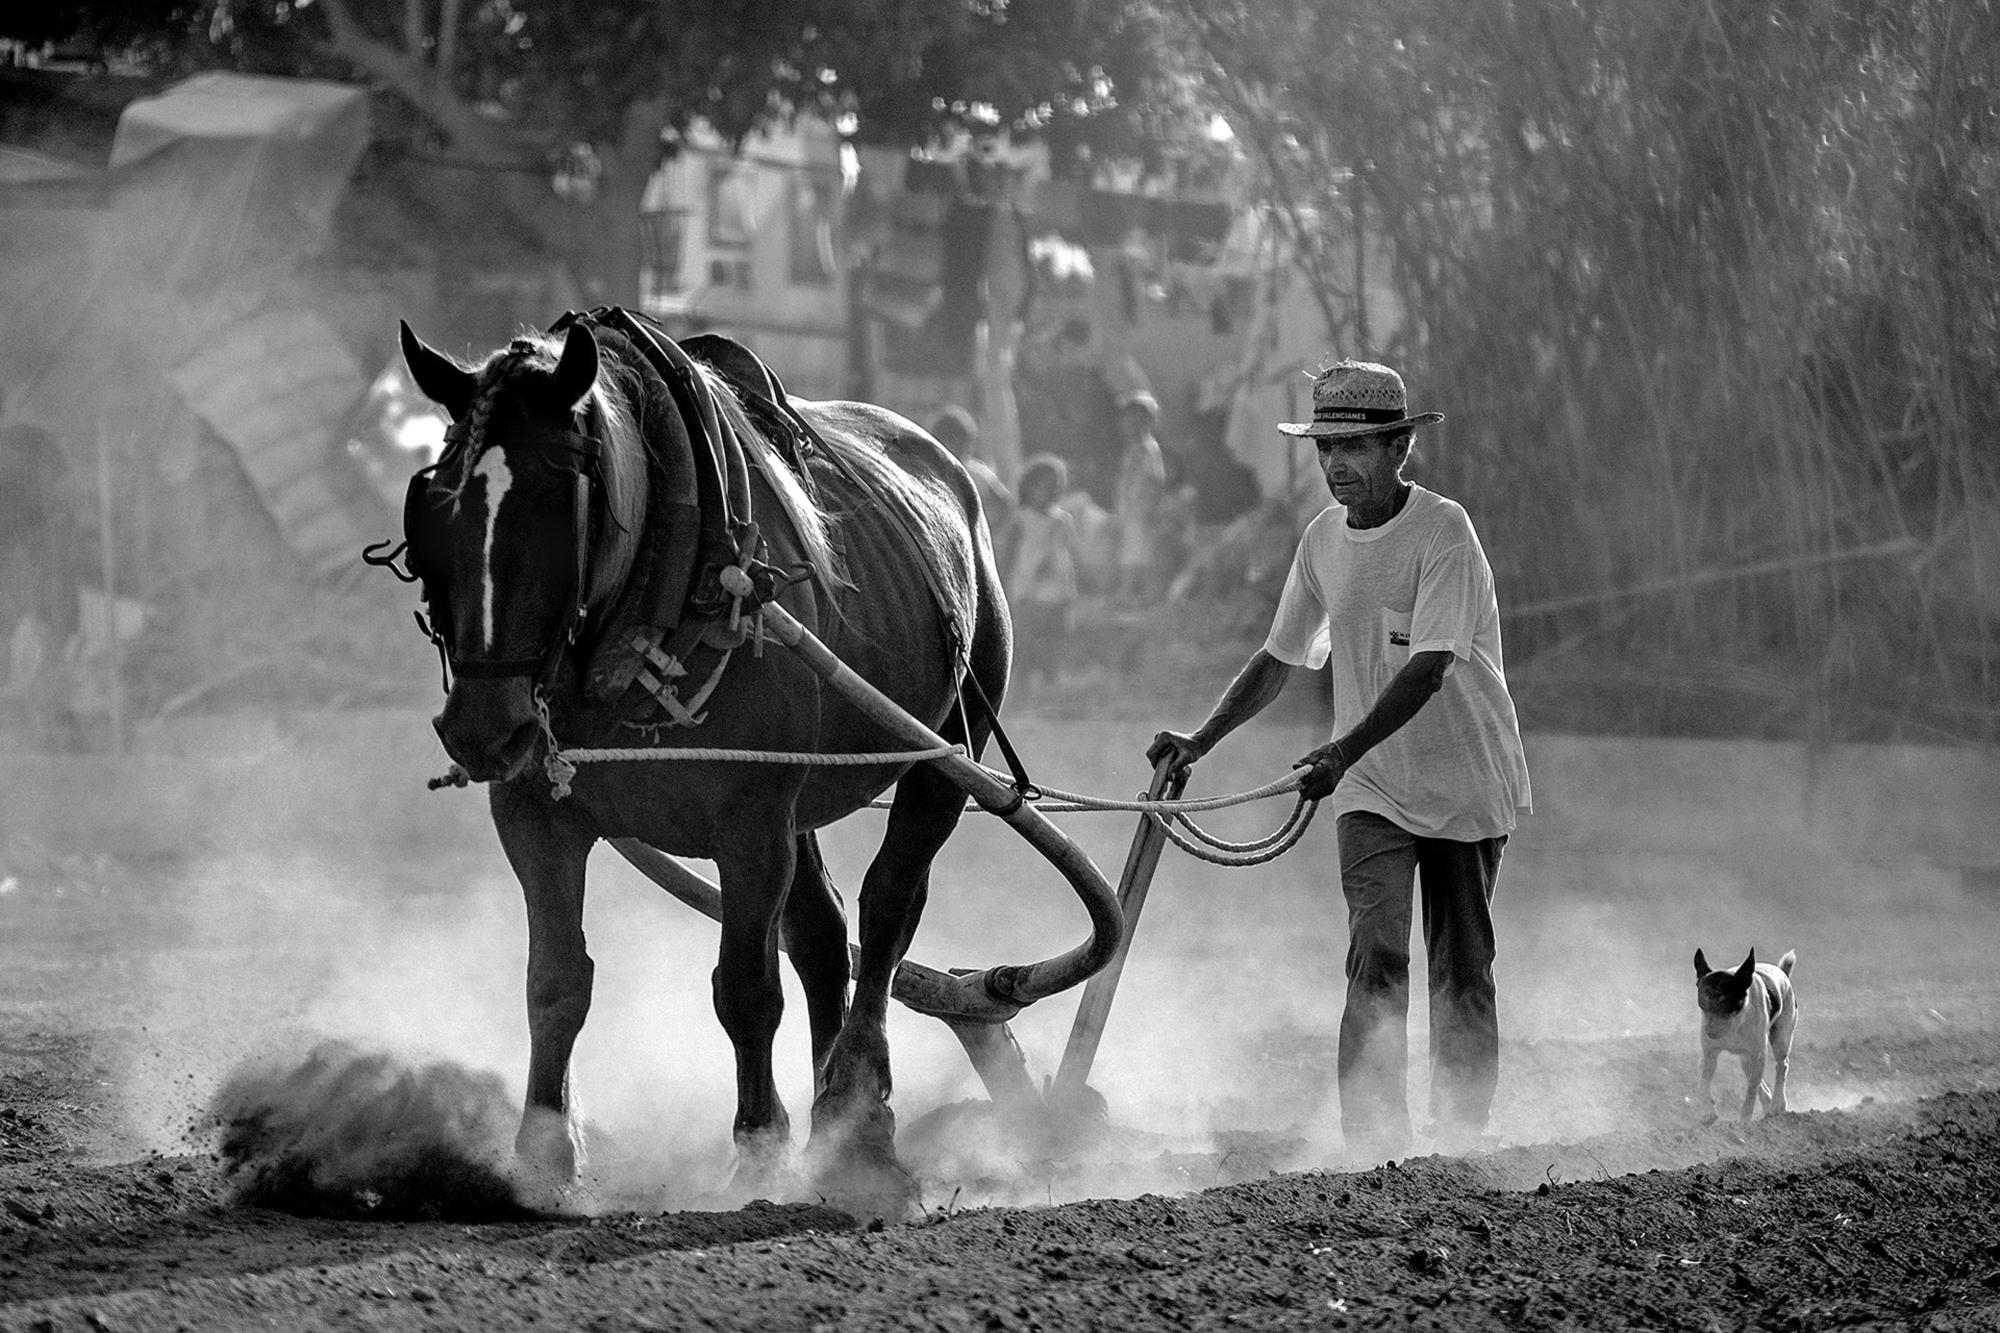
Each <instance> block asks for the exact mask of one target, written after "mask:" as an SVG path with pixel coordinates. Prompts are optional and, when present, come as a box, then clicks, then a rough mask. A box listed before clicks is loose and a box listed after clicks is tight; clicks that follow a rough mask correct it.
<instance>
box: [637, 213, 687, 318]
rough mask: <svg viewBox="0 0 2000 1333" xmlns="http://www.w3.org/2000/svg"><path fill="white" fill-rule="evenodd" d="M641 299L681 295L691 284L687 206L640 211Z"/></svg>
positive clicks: (658, 298) (645, 300)
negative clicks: (684, 272)
mask: <svg viewBox="0 0 2000 1333" xmlns="http://www.w3.org/2000/svg"><path fill="white" fill-rule="evenodd" d="M639 229H640V230H639V236H640V242H639V243H640V245H641V247H642V250H641V254H640V257H639V300H640V303H641V304H642V305H648V304H651V303H653V302H656V301H661V300H665V299H666V298H667V297H670V296H674V295H677V294H678V293H680V292H681V291H682V290H684V289H685V288H686V286H687V280H686V278H685V277H684V276H683V275H682V267H683V265H684V263H685V261H686V258H687V210H686V209H684V208H661V209H652V210H648V211H647V212H644V213H641V214H640V215H639Z"/></svg>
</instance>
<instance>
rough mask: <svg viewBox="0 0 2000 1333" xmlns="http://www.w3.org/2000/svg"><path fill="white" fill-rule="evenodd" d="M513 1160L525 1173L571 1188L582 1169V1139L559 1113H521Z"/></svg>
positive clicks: (532, 1110) (539, 1109) (541, 1110)
mask: <svg viewBox="0 0 2000 1333" xmlns="http://www.w3.org/2000/svg"><path fill="white" fill-rule="evenodd" d="M514 1156H515V1158H516V1159H517V1160H518V1162H519V1164H520V1166H521V1169H522V1170H523V1171H524V1172H527V1173H529V1174H530V1175H533V1176H537V1177H542V1178H546V1179H548V1180H551V1181H557V1182H560V1183H561V1184H563V1185H568V1184H570V1183H571V1182H572V1181H574V1180H575V1179H576V1178H577V1172H578V1169H579V1168H580V1167H581V1166H582V1165H583V1135H582V1132H581V1131H580V1130H579V1129H577V1128H575V1127H574V1126H572V1125H571V1123H570V1120H569V1117H568V1116H565V1115H563V1114H562V1113H561V1112H560V1111H550V1110H546V1109H544V1108H542V1107H530V1108H529V1109H528V1110H526V1111H524V1112H522V1113H521V1128H520V1130H519V1131H518V1132H517V1133H516V1134H515V1135H514Z"/></svg>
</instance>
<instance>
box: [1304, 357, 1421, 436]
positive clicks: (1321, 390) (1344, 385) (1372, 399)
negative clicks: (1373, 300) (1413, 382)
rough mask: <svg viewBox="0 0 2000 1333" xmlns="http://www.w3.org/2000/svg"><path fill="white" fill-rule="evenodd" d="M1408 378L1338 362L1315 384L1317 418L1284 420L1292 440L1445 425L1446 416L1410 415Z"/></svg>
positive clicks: (1379, 368)
mask: <svg viewBox="0 0 2000 1333" xmlns="http://www.w3.org/2000/svg"><path fill="white" fill-rule="evenodd" d="M1409 410H1410V408H1409V399H1408V397H1407V396H1406V395H1405V394H1404V392H1403V377H1402V376H1401V375H1398V374H1397V373H1396V372H1395V371H1393V370H1391V369H1389V367H1387V366H1384V365H1378V364H1376V363H1375V362H1373V361H1338V362H1335V363H1334V364H1333V365H1331V366H1328V367H1327V368H1326V369H1325V370H1322V371H1321V372H1320V373H1319V375H1318V377H1317V378H1315V379H1314V380H1313V419H1312V420H1311V421H1281V422H1279V423H1278V429H1279V430H1281V431H1283V432H1284V433H1285V434H1287V435H1317V436H1326V435H1380V434H1381V433H1383V432H1384V431H1391V430H1401V429H1403V428H1404V427H1406V426H1428V425H1430V424H1431V423H1432V422H1434V421H1443V420H1444V413H1442V412H1419V413H1417V414H1416V415H1415V416H1411V415H1410V414H1409Z"/></svg>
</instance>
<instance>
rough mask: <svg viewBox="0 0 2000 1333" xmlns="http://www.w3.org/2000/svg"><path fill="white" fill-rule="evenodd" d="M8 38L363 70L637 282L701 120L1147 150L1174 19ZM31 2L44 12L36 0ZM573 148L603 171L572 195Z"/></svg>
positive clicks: (887, 15)
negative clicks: (849, 126) (670, 176)
mask: <svg viewBox="0 0 2000 1333" xmlns="http://www.w3.org/2000/svg"><path fill="white" fill-rule="evenodd" d="M19 8H21V9H22V10H23V12H21V13H19V14H14V15H10V16H9V17H8V18H6V19H4V20H0V36H12V37H15V38H17V39H20V40H25V41H28V42H31V43H38V42H43V41H61V42H71V43H78V44H81V45H84V46H87V47H89V48H91V49H95V50H98V51H102V52H106V53H108V54H109V55H110V56H111V57H112V58H113V59H115V60H116V61H119V62H122V63H123V64H125V65H127V66H130V67H134V68H139V69H144V70H147V71H150V72H157V73H185V72H190V71H193V70H196V69H202V68H228V69H235V70H239V71H242V72H247V73H275V74H301V75H316V76H321V77H359V78H361V79H364V80H366V81H368V82H370V83H373V84H374V85H376V86H378V87H380V88H382V89H384V90H386V91H388V92H390V93H392V94H394V95H395V97H396V98H397V99H398V100H399V102H400V104H401V105H402V106H403V107H405V108H406V109H407V111H408V114H409V115H410V116H411V117H412V118H413V120H414V121H415V122H417V123H418V124H419V125H420V126H421V127H422V128H423V130H424V132H425V133H426V134H428V135H429V136H430V137H431V138H432V139H434V141H435V143H436V146H437V147H439V148H440V149H443V150H445V151H448V152H449V153H450V154H451V155H452V156H453V157H454V158H456V159H460V160H467V159H470V160H475V161H479V162H483V163H488V164H490V165H491V166H492V167H493V168H494V170H493V172H492V182H493V187H492V188H493V199H494V204H495V206H496V207H505V208H508V209H510V210H511V211H513V212H514V213H516V214H518V215H519V216H520V217H521V218H522V219H523V220H524V221H525V222H526V223H527V224H528V225H529V226H530V227H531V228H532V229H533V230H534V231H535V233H536V234H538V235H539V236H541V237H542V238H543V240H544V241H545V243H546V245H547V247H548V249H549V251H550V253H551V254H553V255H556V256H559V257H562V258H564V259H565V260H567V261H568V262H570V263H571V264H572V266H573V267H574V269H575V270H576V271H577V273H578V275H579V277H581V278H582V279H583V281H582V283H581V284H580V285H581V286H582V287H583V288H584V290H586V291H588V292H591V293H592V294H593V295H595V296H597V297H600V298H602V299H611V300H615V299H620V298H621V297H622V296H623V295H624V294H626V293H630V292H634V291H636V290H637V289H638V269H639V201H640V197H641V195H642V193H643V191H644V189H645V185H646V181H647V180H648V179H649V178H650V176H651V174H652V172H653V171H654V169H655V168H656V167H657V166H658V165H659V163H660V161H661V157H662V154H663V153H664V152H665V151H667V145H669V144H670V143H671V142H673V141H674V140H675V139H676V138H678V137H679V136H680V135H682V134H684V133H685V132H686V131H687V129H688V128H689V126H690V125H692V124H693V123H694V122H695V121H697V120H701V121H705V122H707V123H708V124H709V125H710V126H712V127H713V128H714V129H715V130H717V131H718V132H720V133H721V134H722V135H723V136H724V137H725V138H727V139H730V140H732V141H738V142H740V141H741V139H742V138H743V137H744V136H746V135H748V134H749V133H750V132H751V131H753V130H755V129H758V128H760V127H763V126H767V125H771V124H774V123H779V122H782V121H784V120H786V119H787V118H789V117H792V116H795V115H797V114H799V113H801V112H808V111H809V112H814V113H818V114H820V115H824V116H827V117H829V118H836V119H837V118H841V117H845V116H852V117H853V122H852V123H853V124H854V125H855V127H856V129H855V132H856V135H857V137H858V138H859V139H860V140H861V141H863V142H872V143H885V144H897V145H915V144H922V143H924V142H926V141H928V140H930V139H932V138H934V137H936V136H938V135H940V134H942V133H944V132H946V131H948V130H949V129H951V128H953V127H968V128H972V129H978V130H992V129H1002V128H1004V129H1009V130H1011V131H1013V132H1015V133H1026V134H1041V135H1046V136H1047V137H1048V138H1049V139H1050V141H1051V142H1052V144H1053V145H1054V146H1055V147H1056V149H1057V151H1058V156H1059V157H1060V159H1061V160H1062V161H1063V162H1065V163H1068V164H1072V166H1074V165H1075V164H1079V163H1082V162H1084V161H1086V160H1087V159H1088V157H1089V155H1090V154H1091V153H1092V152H1098V153H1102V152H1105V151H1119V152H1125V151H1133V150H1134V149H1135V147H1136V146H1137V145H1139V144H1141V143H1142V142H1143V141H1144V140H1145V139H1146V138H1147V136H1148V135H1149V134H1150V133H1151V132H1152V129H1153V127H1154V126H1155V125H1156V123H1157V122H1156V120H1154V119H1153V118H1151V117H1149V116H1148V115H1147V113H1146V112H1145V105H1146V101H1147V99H1146V97H1145V96H1144V94H1145V93H1147V91H1148V90H1149V89H1151V88H1153V87H1155V86H1158V85H1163V83H1164V80H1163V78H1162V76H1161V73H1160V68H1161V66H1160V62H1161V52H1160V49H1159V47H1158V44H1157V43H1158V37H1159V25H1158V24H1157V22H1155V21H1153V20H1152V18H1151V17H1150V15H1151V9H1150V6H1149V5H1147V4H1145V3H1143V2H1142V0H957V2H955V3H945V4H912V3H907V0H760V3H758V4H755V5H745V4H738V3H717V2H716V0H617V2H615V3H602V2H601V0H304V3H299V2H297V0H181V3H169V4H166V5H160V4H154V3H146V0H54V2H53V3H52V4H51V5H49V6H47V7H45V8H43V7H19ZM29 10H32V11H33V12H28V11H29ZM565 165H566V166H567V167H568V169H569V170H570V171H571V172H572V173H575V172H577V171H579V170H581V171H582V173H583V174H584V175H585V176H587V177H588V182H589V183H588V188H587V189H584V190H578V191H571V192H570V198H569V199H567V200H566V199H564V198H560V197H558V196H557V194H556V193H555V191H554V190H552V189H551V188H550V185H549V182H550V181H551V180H552V179H553V178H554V176H555V175H556V174H557V171H558V169H559V168H562V167H564V166H565Z"/></svg>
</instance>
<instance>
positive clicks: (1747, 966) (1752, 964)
mask: <svg viewBox="0 0 2000 1333" xmlns="http://www.w3.org/2000/svg"><path fill="white" fill-rule="evenodd" d="M1756 972H1757V951H1756V950H1755V949H1752V950H1751V951H1750V956H1749V957H1748V958H1745V959H1744V960H1743V966H1741V967H1739V968H1737V969H1736V979H1737V980H1738V981H1744V982H1747V981H1749V980H1750V978H1751V977H1752V976H1754V975H1756Z"/></svg>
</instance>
